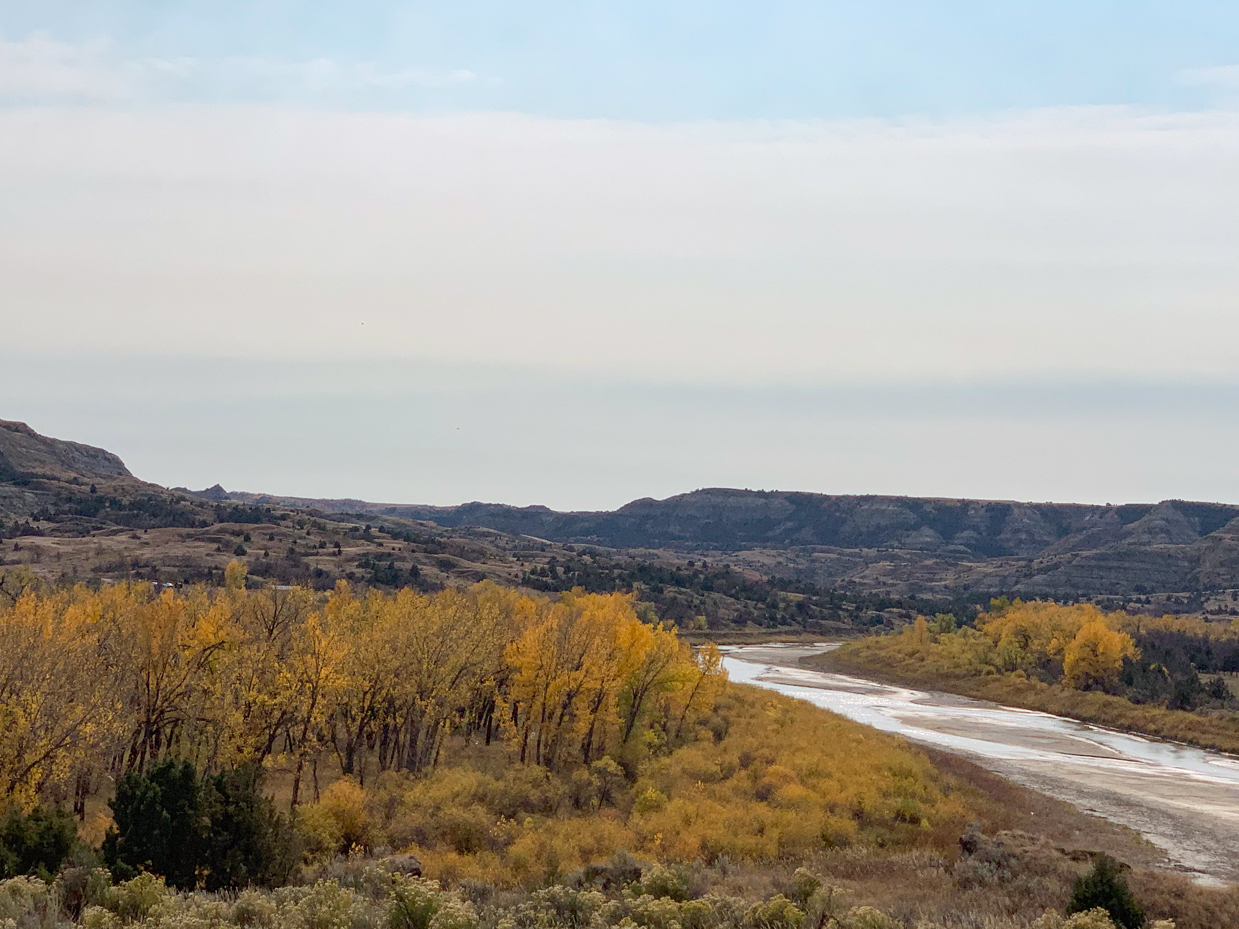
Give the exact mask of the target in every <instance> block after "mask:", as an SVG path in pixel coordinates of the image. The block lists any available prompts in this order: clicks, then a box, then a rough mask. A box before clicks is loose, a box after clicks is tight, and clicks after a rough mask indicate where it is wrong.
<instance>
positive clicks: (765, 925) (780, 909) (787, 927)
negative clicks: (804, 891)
mask: <svg viewBox="0 0 1239 929" xmlns="http://www.w3.org/2000/svg"><path fill="white" fill-rule="evenodd" d="M744 921H745V923H746V924H747V925H748V926H749V927H750V929H800V927H801V925H802V924H803V923H804V911H803V910H801V909H800V908H799V907H798V906H796V904H794V903H792V901H790V900H788V899H787V897H785V896H783V895H782V894H775V895H774V896H773V897H771V898H770V899H769V900H767V901H765V902H764V903H758V904H755V905H754V906H752V907H750V908H749V911H748V912H747V913H745V914H744Z"/></svg>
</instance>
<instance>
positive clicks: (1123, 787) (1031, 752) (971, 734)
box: [723, 645, 1239, 884]
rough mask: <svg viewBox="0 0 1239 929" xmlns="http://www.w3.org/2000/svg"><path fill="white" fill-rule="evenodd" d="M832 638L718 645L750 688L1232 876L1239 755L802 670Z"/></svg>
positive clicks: (1195, 869)
mask: <svg viewBox="0 0 1239 929" xmlns="http://www.w3.org/2000/svg"><path fill="white" fill-rule="evenodd" d="M832 647H833V646H831V645H817V646H802V645H795V646H790V645H742V646H732V647H728V648H725V649H723V651H724V655H725V658H724V664H725V666H726V668H727V671H728V673H729V674H730V676H731V679H732V680H733V681H740V682H744V683H749V684H756V685H758V686H760V687H766V688H768V689H770V690H775V691H778V692H779V693H782V694H786V695H787V696H790V697H799V698H800V699H802V700H808V701H809V702H810V703H813V704H816V705H817V706H820V707H823V708H825V709H828V710H832V711H834V712H836V713H839V714H841V715H843V716H847V717H849V718H851V719H854V720H856V721H857V722H861V723H865V724H866V725H869V726H874V727H875V728H877V729H882V730H885V731H886V732H893V733H898V734H899V735H901V736H903V737H905V738H907V739H909V740H910V741H915V742H923V743H926V744H928V745H933V746H936V747H937V748H941V749H946V750H948V751H953V752H958V753H961V754H964V755H967V756H968V757H969V758H971V759H972V760H974V761H976V762H978V763H980V764H982V765H983V766H985V767H987V768H989V769H990V770H992V771H995V772H997V773H999V774H1002V775H1003V776H1005V777H1008V778H1010V779H1011V780H1013V781H1015V782H1017V783H1020V784H1023V785H1025V786H1027V787H1031V788H1033V789H1035V790H1039V791H1042V792H1043V793H1047V794H1049V795H1051V796H1054V797H1057V798H1059V799H1062V800H1066V801H1068V802H1070V803H1073V804H1075V805H1076V806H1077V807H1080V808H1081V809H1084V810H1087V811H1089V812H1091V813H1096V814H1098V815H1100V816H1104V817H1106V818H1107V819H1110V820H1113V821H1114V822H1118V823H1122V824H1123V825H1125V826H1129V827H1131V828H1132V829H1135V830H1136V831H1138V832H1139V833H1140V834H1141V835H1143V836H1144V837H1145V838H1147V839H1148V840H1149V841H1150V842H1152V843H1153V844H1155V845H1157V846H1158V847H1159V848H1161V849H1162V850H1163V851H1165V852H1166V855H1167V856H1168V857H1169V858H1170V860H1171V861H1172V862H1173V863H1174V865H1175V867H1177V868H1178V869H1180V870H1182V871H1184V872H1185V873H1187V874H1189V875H1190V876H1191V877H1193V878H1194V879H1195V880H1197V881H1199V882H1201V883H1209V884H1222V883H1235V882H1239V759H1236V758H1232V757H1229V756H1226V755H1221V754H1218V753H1216V752H1209V751H1204V750H1202V749H1197V748H1190V747H1188V746H1183V745H1177V744H1173V743H1168V742H1160V741H1157V740H1155V739H1145V738H1141V737H1140V736H1136V735H1130V734H1128V733H1123V732H1115V731H1113V730H1109V729H1102V728H1099V727H1097V726H1090V725H1087V724H1085V723H1080V722H1076V721H1075V720H1071V719H1064V718H1062V717H1059V716H1051V715H1050V714H1048V713H1038V712H1034V711H1032V710H1021V709H1015V708H1013V707H1007V706H1000V705H998V704H994V703H986V702H983V701H980V700H971V699H969V698H967V697H957V696H954V695H952V694H944V693H937V692H933V691H924V690H916V689H913V688H909V687H895V686H889V685H886V684H878V683H875V682H873V681H867V680H862V679H860V678H856V677H849V676H847V675H843V674H831V673H827V672H822V671H811V670H809V669H807V668H803V667H800V666H799V664H798V661H799V659H800V658H803V657H806V656H808V655H813V654H818V653H820V652H823V651H827V650H829V649H830V648H832Z"/></svg>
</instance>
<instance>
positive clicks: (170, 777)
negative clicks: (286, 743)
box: [103, 760, 299, 890]
mask: <svg viewBox="0 0 1239 929" xmlns="http://www.w3.org/2000/svg"><path fill="white" fill-rule="evenodd" d="M262 786H263V772H262V768H261V767H259V766H257V765H245V766H241V767H237V768H230V769H227V770H225V771H222V772H220V773H219V774H217V775H215V776H214V777H209V778H205V779H199V777H198V774H197V772H196V771H195V770H194V766H193V765H192V764H190V763H189V762H188V761H172V760H168V761H162V762H159V763H158V764H156V765H154V766H152V767H151V768H150V769H149V770H148V771H147V772H146V773H139V772H136V771H131V772H130V773H128V774H126V775H125V776H124V777H122V778H121V779H120V781H119V782H118V783H117V785H116V797H115V799H114V800H113V801H112V804H111V805H112V816H113V818H114V819H115V820H116V827H115V828H114V829H111V830H109V831H108V834H107V837H106V838H105V839H104V842H103V858H104V861H105V862H106V863H107V865H108V867H109V868H110V869H111V870H112V874H113V875H114V876H115V877H116V878H119V879H121V880H128V879H131V878H134V877H136V876H137V875H138V874H139V873H141V872H143V871H150V872H152V873H154V874H159V875H162V876H163V878H164V879H165V880H166V881H167V882H168V883H169V884H170V885H171V886H173V887H176V888H178V889H181V890H190V889H192V888H194V887H195V886H197V884H198V882H199V881H200V880H201V881H202V882H203V883H204V884H205V886H206V889H207V890H223V889H227V888H238V887H248V886H251V885H261V886H266V887H272V886H276V885H278V884H282V883H284V882H286V881H287V880H288V878H289V877H290V875H291V874H292V871H293V868H294V867H296V864H297V860H298V858H299V851H298V845H297V842H296V840H295V837H294V834H293V830H292V828H291V826H290V825H289V823H288V821H287V820H286V819H284V817H282V816H280V815H279V814H278V813H277V812H276V811H275V807H274V805H273V804H272V803H271V801H270V800H268V799H267V798H266V797H265V796H264V795H263V792H262Z"/></svg>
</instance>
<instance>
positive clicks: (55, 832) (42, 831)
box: [0, 806, 77, 880]
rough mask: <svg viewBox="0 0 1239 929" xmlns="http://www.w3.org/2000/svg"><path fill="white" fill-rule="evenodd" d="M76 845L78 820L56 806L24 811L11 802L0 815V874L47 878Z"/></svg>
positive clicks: (49, 877)
mask: <svg viewBox="0 0 1239 929" xmlns="http://www.w3.org/2000/svg"><path fill="white" fill-rule="evenodd" d="M76 845H77V823H76V822H74V821H73V817H72V816H71V815H70V814H69V813H67V812H66V811H65V810H62V809H60V808H59V807H52V808H49V807H35V809H34V810H32V811H31V812H30V813H29V814H23V813H22V811H21V810H20V809H19V808H18V807H16V806H11V807H9V809H8V812H6V813H5V815H4V818H3V819H0V878H7V877H17V876H18V875H22V874H34V875H38V876H39V877H42V878H44V879H45V880H50V879H51V877H52V876H53V875H55V874H56V872H57V871H59V870H60V865H61V863H63V862H64V860H65V859H66V858H68V857H69V853H70V852H72V851H73V848H74V846H76Z"/></svg>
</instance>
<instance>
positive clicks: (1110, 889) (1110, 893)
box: [1067, 855, 1144, 929]
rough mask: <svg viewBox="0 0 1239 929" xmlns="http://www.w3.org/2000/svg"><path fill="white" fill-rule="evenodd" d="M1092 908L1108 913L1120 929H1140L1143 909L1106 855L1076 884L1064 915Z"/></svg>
mask: <svg viewBox="0 0 1239 929" xmlns="http://www.w3.org/2000/svg"><path fill="white" fill-rule="evenodd" d="M1095 907H1101V908H1102V909H1103V910H1105V911H1106V912H1107V913H1109V914H1110V918H1111V919H1112V920H1114V923H1115V925H1117V926H1120V927H1122V929H1140V927H1141V926H1143V925H1144V909H1143V908H1142V907H1141V906H1140V904H1138V903H1137V902H1136V900H1135V898H1134V897H1133V896H1132V895H1131V888H1129V887H1128V886H1127V879H1126V878H1125V877H1123V874H1122V872H1121V871H1120V869H1119V863H1118V862H1117V861H1115V860H1114V859H1113V858H1111V857H1109V856H1108V855H1102V856H1100V857H1099V858H1098V859H1097V861H1096V862H1095V863H1094V864H1093V870H1091V871H1089V873H1088V874H1086V875H1084V876H1083V877H1081V878H1078V879H1077V880H1076V882H1075V886H1074V887H1073V888H1072V891H1071V903H1070V904H1068V906H1067V913H1068V914H1071V913H1082V912H1084V911H1086V910H1091V909H1094V908H1095Z"/></svg>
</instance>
